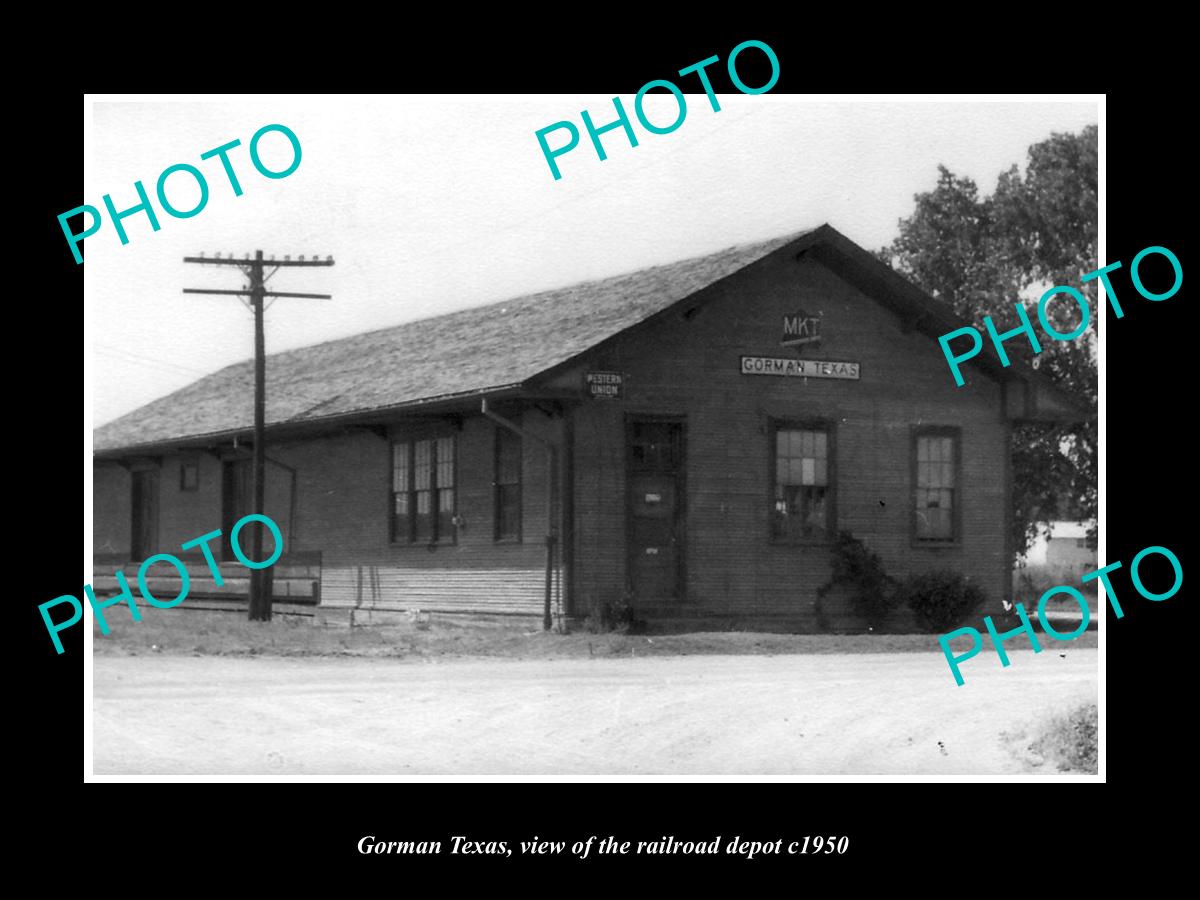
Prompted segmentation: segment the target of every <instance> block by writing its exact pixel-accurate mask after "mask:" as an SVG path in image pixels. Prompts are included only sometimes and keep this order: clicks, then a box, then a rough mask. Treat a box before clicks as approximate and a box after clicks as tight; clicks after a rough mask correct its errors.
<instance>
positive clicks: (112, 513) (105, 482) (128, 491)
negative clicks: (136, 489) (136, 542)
mask: <svg viewBox="0 0 1200 900" xmlns="http://www.w3.org/2000/svg"><path fill="white" fill-rule="evenodd" d="M130 482H131V479H130V477H129V472H128V471H127V470H125V469H124V468H123V467H121V466H118V465H116V464H115V463H98V464H96V465H93V466H92V554H93V556H94V557H95V558H96V559H103V560H109V559H112V560H116V561H123V560H125V559H128V557H129V553H130V546H129V541H130V538H131V537H132V535H133V531H132V529H133V522H132V510H131V506H130V504H131V502H132V499H133V494H132V487H131V484H130Z"/></svg>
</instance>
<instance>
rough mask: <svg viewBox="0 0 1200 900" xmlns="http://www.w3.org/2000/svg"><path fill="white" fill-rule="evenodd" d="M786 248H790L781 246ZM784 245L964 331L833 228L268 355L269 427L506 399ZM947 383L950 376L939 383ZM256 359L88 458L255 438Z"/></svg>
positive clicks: (905, 309) (945, 310) (1024, 371)
mask: <svg viewBox="0 0 1200 900" xmlns="http://www.w3.org/2000/svg"><path fill="white" fill-rule="evenodd" d="M789 245H790V246H789ZM785 247H787V248H788V251H789V252H794V253H797V254H802V253H811V254H812V255H813V256H814V257H815V258H816V259H818V260H819V261H820V262H821V263H823V264H824V265H827V266H829V267H830V268H831V269H833V270H834V271H835V272H837V273H838V274H840V275H841V276H842V277H845V278H846V279H847V280H849V281H851V282H852V283H854V284H856V285H858V286H859V288H860V289H862V290H863V291H864V292H865V293H867V294H868V295H869V296H871V297H872V298H873V299H875V300H877V301H878V302H880V303H882V304H884V305H885V306H887V307H889V308H891V309H892V310H893V311H895V312H896V313H897V314H898V315H900V316H901V318H902V320H903V321H904V322H905V323H906V325H907V326H909V327H912V328H914V329H917V330H920V331H924V332H927V333H929V334H930V335H933V336H936V335H939V334H943V333H945V332H947V331H950V330H952V329H954V328H959V327H962V326H963V325H965V324H968V323H966V322H964V321H963V320H962V319H960V318H959V317H958V316H956V315H955V314H954V313H953V311H952V310H951V309H950V308H949V307H948V306H946V305H945V304H943V303H941V302H940V301H937V300H935V299H934V298H932V297H930V296H929V295H928V294H926V293H925V292H924V291H922V290H920V289H919V288H917V287H916V286H915V285H913V284H912V283H911V282H909V281H907V280H906V279H904V278H903V277H901V276H900V275H899V274H897V273H896V272H895V271H893V270H892V269H891V268H890V267H889V266H887V265H886V264H884V263H882V262H880V261H879V260H878V259H876V258H875V257H874V256H872V255H871V254H870V253H868V252H867V251H866V250H864V249H863V248H862V247H860V246H858V245H857V244H855V243H854V242H853V241H850V240H849V239H848V238H846V237H844V236H843V235H841V234H840V233H838V232H837V231H836V230H835V229H833V228H831V227H830V226H829V225H822V226H821V227H819V228H815V229H811V230H807V231H800V232H795V233H793V234H789V235H785V236H783V237H778V238H774V239H772V240H768V241H762V242H759V243H755V244H745V245H741V246H736V247H730V248H727V249H725V250H721V251H719V252H717V253H712V254H709V255H707V256H700V257H695V258H692V259H686V260H681V261H679V262H674V263H669V264H667V265H663V266H654V267H653V268H649V269H642V270H639V271H636V272H629V273H626V274H624V275H618V276H615V277H613V278H605V279H602V280H599V281H588V282H584V283H582V284H576V285H572V286H570V287H565V288H560V289H557V290H552V291H543V292H541V293H537V294H531V295H528V296H525V297H518V298H515V299H512V300H504V301H501V302H499V303H492V304H489V305H487V306H482V307H477V308H474V309H467V310H461V311H459V312H454V313H449V314H447V315H441V316H434V317H432V318H428V319H421V320H419V321H415V322H408V323H406V324H404V325H397V326H395V327H392V328H384V329H381V330H378V331H370V332H367V333H365V334H359V335H355V336H353V337H348V338H341V339H339V340H334V341H326V342H325V343H321V344H316V345H314V346H310V347H301V348H299V349H296V350H288V351H286V352H284V353H274V354H271V355H269V356H268V357H267V361H266V374H267V412H266V421H267V426H268V427H269V428H271V429H272V430H276V429H281V428H284V427H287V428H293V427H294V428H297V429H301V428H303V427H304V426H306V425H307V426H310V427H312V426H317V425H320V424H322V423H330V424H332V423H336V422H339V421H346V420H353V419H354V418H356V417H358V416H367V415H369V414H372V413H380V412H384V411H389V410H403V409H411V408H414V407H419V406H425V405H429V404H434V403H437V402H439V401H448V400H452V399H454V398H466V397H472V396H479V395H486V394H493V393H498V392H503V391H506V390H510V391H511V390H515V389H517V388H519V387H520V386H521V385H523V384H525V383H527V382H529V381H530V380H532V379H534V378H535V377H537V376H539V375H541V374H544V373H547V372H549V371H551V370H554V369H557V368H560V367H562V366H564V365H566V364H569V363H570V361H571V360H573V359H575V358H576V357H577V356H579V355H580V354H582V353H584V352H586V351H589V350H592V349H593V348H596V347H597V346H599V345H603V344H605V343H607V342H609V341H611V340H614V339H616V338H617V337H618V336H620V335H622V334H624V333H625V332H627V331H628V330H629V329H631V328H635V327H637V326H639V325H642V324H643V323H646V322H648V321H650V320H652V319H655V318H657V317H658V316H660V315H663V314H665V313H667V311H668V310H670V309H671V308H672V307H673V306H674V305H675V304H677V303H680V302H681V301H683V300H685V299H687V298H688V297H691V296H692V295H694V294H696V293H697V292H699V291H701V290H703V289H704V288H706V287H709V286H710V285H713V284H715V283H716V282H718V281H720V280H722V279H724V278H727V277H729V276H730V275H733V274H734V273H735V272H738V271H739V270H741V269H744V268H745V267H746V266H749V265H751V264H752V263H755V262H757V261H758V260H760V259H763V258H764V257H766V256H767V255H769V254H771V253H773V252H775V251H777V250H782V249H783V248H785ZM972 362H973V363H975V364H978V365H979V366H980V367H981V368H983V369H984V370H985V371H987V372H988V373H989V374H990V375H992V376H993V377H995V378H998V379H1001V380H1014V379H1022V380H1024V381H1026V382H1027V383H1031V384H1036V385H1038V386H1039V390H1046V391H1049V392H1050V393H1051V394H1054V395H1056V396H1058V397H1059V398H1060V401H1061V402H1060V406H1063V408H1065V409H1069V410H1070V411H1071V414H1072V415H1077V416H1082V417H1086V416H1087V415H1089V414H1090V413H1089V412H1088V411H1083V410H1079V409H1078V408H1077V407H1074V406H1073V403H1072V402H1071V401H1070V400H1069V399H1067V398H1064V397H1063V395H1062V394H1061V392H1059V391H1057V389H1056V388H1055V387H1054V385H1052V384H1051V383H1050V382H1048V381H1047V380H1046V379H1044V378H1041V377H1040V376H1038V375H1037V373H1035V372H1033V371H1031V370H1030V369H1029V368H1028V367H1027V366H1024V365H1023V364H1021V363H1014V365H1013V366H1012V367H1009V368H1001V367H1000V365H999V362H998V361H997V360H996V359H995V358H994V357H992V356H990V355H989V354H987V353H981V354H980V355H979V356H978V357H976V358H975V359H974V360H972ZM947 378H949V374H948V373H947ZM253 396H254V363H253V360H247V361H245V362H241V363H236V364H235V365H232V366H227V367H226V368H224V369H221V370H220V371H219V372H215V373H214V374H212V375H208V376H205V377H204V378H201V379H200V380H199V381H197V382H195V383H193V384H191V385H188V386H187V387H185V388H183V389H181V390H178V391H176V392H174V393H173V394H170V395H168V396H166V397H163V398H161V399H159V400H155V401H153V402H151V403H148V404H146V405H145V406H143V407H140V408H139V409H136V410H134V411H133V412H131V413H128V414H127V415H124V416H122V417H121V418H119V419H116V420H114V421H112V422H109V423H108V424H107V425H103V426H101V427H100V428H97V429H96V430H95V432H94V451H95V452H96V453H97V454H99V455H105V456H114V455H117V451H134V452H136V451H137V450H138V449H139V448H144V449H147V450H149V449H152V448H156V447H162V446H170V445H178V444H182V443H202V442H203V440H204V439H205V438H211V439H213V440H218V439H223V438H227V437H230V436H233V435H241V434H246V433H247V432H249V431H250V430H251V428H252V427H253Z"/></svg>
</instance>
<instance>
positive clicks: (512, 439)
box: [494, 426, 521, 541]
mask: <svg viewBox="0 0 1200 900" xmlns="http://www.w3.org/2000/svg"><path fill="white" fill-rule="evenodd" d="M494 484H495V486H496V540H498V541H519V540H521V436H520V435H519V434H517V433H516V432H514V431H511V430H509V429H508V428H504V427H503V426H497V427H496V480H495V482H494Z"/></svg>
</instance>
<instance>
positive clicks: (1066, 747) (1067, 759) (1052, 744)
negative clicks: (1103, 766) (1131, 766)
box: [1030, 703, 1100, 775]
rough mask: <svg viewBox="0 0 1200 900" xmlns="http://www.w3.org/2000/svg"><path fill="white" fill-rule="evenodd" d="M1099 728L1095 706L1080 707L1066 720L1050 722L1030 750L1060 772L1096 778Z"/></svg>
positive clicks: (1059, 719) (1060, 718)
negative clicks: (1052, 764)
mask: <svg viewBox="0 0 1200 900" xmlns="http://www.w3.org/2000/svg"><path fill="white" fill-rule="evenodd" d="M1099 726H1100V721H1099V717H1098V712H1097V708H1096V704H1095V703H1091V704H1088V705H1085V706H1080V707H1078V708H1077V709H1074V710H1072V711H1071V713H1070V714H1069V715H1067V716H1065V717H1058V718H1055V719H1053V720H1051V721H1050V723H1049V724H1048V725H1047V726H1046V727H1045V728H1044V729H1043V731H1042V733H1041V735H1040V736H1039V737H1038V738H1037V739H1036V740H1035V741H1034V742H1033V743H1032V744H1031V745H1030V749H1031V750H1033V751H1034V752H1035V753H1039V754H1041V755H1042V756H1043V757H1044V758H1045V759H1047V760H1049V761H1051V762H1053V763H1055V764H1056V765H1057V766H1058V768H1059V770H1060V771H1063V772H1086V773H1087V774H1089V775H1095V774H1096V773H1097V752H1098V741H1097V740H1096V732H1097V731H1098V729H1099Z"/></svg>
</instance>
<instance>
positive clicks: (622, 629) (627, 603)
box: [583, 591, 637, 634]
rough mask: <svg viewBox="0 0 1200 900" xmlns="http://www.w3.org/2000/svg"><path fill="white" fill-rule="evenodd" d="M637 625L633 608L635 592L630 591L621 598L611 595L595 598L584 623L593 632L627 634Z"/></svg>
mask: <svg viewBox="0 0 1200 900" xmlns="http://www.w3.org/2000/svg"><path fill="white" fill-rule="evenodd" d="M635 625H637V616H636V614H635V613H634V610H633V594H632V593H630V592H629V591H626V592H625V593H624V595H622V596H621V597H619V598H614V597H609V598H608V599H607V600H602V601H599V602H597V601H595V600H593V601H592V604H591V609H590V610H589V611H588V617H587V619H585V620H584V623H583V627H584V628H585V629H586V630H587V631H589V632H591V633H592V634H603V633H606V632H610V631H612V632H616V633H618V634H626V633H627V632H629V631H630V630H631V629H633V628H634V626H635Z"/></svg>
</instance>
